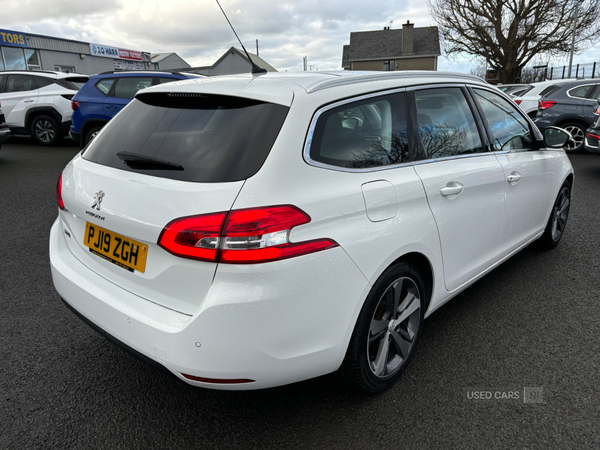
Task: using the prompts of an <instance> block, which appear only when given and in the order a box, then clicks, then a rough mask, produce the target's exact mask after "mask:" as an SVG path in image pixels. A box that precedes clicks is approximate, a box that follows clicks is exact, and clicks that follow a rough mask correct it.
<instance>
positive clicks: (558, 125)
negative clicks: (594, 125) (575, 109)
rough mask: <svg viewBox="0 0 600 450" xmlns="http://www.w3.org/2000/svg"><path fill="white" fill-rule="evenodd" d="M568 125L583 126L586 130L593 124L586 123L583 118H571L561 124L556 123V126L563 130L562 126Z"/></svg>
mask: <svg viewBox="0 0 600 450" xmlns="http://www.w3.org/2000/svg"><path fill="white" fill-rule="evenodd" d="M567 123H578V124H579V125H581V126H583V127H584V129H585V128H588V127H589V126H590V125H591V123H588V122H586V121H585V120H584V119H582V118H581V117H569V118H566V119H561V120H560V121H559V122H557V123H556V126H557V127H561V128H562V126H563V125H565V124H567Z"/></svg>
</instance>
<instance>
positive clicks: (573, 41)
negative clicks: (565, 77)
mask: <svg viewBox="0 0 600 450" xmlns="http://www.w3.org/2000/svg"><path fill="white" fill-rule="evenodd" d="M580 5H581V0H580V1H579V2H577V6H576V7H575V8H576V9H575V17H574V18H573V36H571V55H570V57H569V78H571V69H572V68H573V53H574V52H575V34H576V32H577V19H578V18H579V17H578V16H579V6H580Z"/></svg>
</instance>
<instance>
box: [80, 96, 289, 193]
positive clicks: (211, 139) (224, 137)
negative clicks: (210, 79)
mask: <svg viewBox="0 0 600 450" xmlns="http://www.w3.org/2000/svg"><path fill="white" fill-rule="evenodd" d="M288 110H289V108H288V107H286V106H281V105H275V104H272V103H265V102H261V101H257V100H251V99H245V98H239V97H230V96H223V95H205V94H179V93H157V94H155V93H149V94H141V95H138V96H137V97H136V98H135V99H134V100H133V101H131V103H129V105H127V106H126V107H125V108H124V109H123V111H122V112H121V113H120V114H119V115H117V116H116V117H115V118H114V119H113V120H112V121H110V122H109V123H108V124H107V125H106V126H105V129H103V130H102V133H100V134H99V135H98V136H97V137H96V138H95V139H94V140H93V141H91V142H90V144H89V145H88V146H87V147H86V149H85V150H84V152H83V158H84V159H87V160H89V161H93V162H96V163H98V164H102V165H105V166H110V167H114V168H117V169H122V170H127V171H131V172H136V173H145V174H148V175H153V176H157V177H163V178H171V179H175V180H183V181H195V182H227V181H238V180H243V179H246V178H249V177H251V176H252V175H254V174H255V173H256V172H258V170H259V169H260V168H261V166H262V165H263V163H264V162H265V159H266V158H267V155H268V154H269V152H270V151H271V147H272V146H273V143H274V142H275V139H276V138H277V135H278V134H279V130H280V129H281V126H282V125H283V122H284V120H285V117H286V115H287V112H288ZM133 160H135V161H134V162H132V161H133Z"/></svg>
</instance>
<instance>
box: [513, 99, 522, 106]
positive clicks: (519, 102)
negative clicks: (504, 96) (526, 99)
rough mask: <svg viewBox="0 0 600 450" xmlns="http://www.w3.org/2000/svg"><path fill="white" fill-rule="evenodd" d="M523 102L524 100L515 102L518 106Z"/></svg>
mask: <svg viewBox="0 0 600 450" xmlns="http://www.w3.org/2000/svg"><path fill="white" fill-rule="evenodd" d="M522 101H523V99H517V100H515V103H516V104H517V105H520V104H521V102H522Z"/></svg>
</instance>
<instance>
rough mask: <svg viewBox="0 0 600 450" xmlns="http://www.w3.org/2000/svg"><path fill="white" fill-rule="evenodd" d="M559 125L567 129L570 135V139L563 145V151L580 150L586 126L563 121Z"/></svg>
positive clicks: (575, 151)
mask: <svg viewBox="0 0 600 450" xmlns="http://www.w3.org/2000/svg"><path fill="white" fill-rule="evenodd" d="M560 127H561V128H563V129H565V130H567V131H568V132H569V133H571V136H572V139H569V141H568V142H567V143H566V145H565V146H564V147H563V148H564V149H565V151H566V152H567V153H577V152H579V151H581V150H582V149H583V144H584V140H585V129H586V128H587V127H586V126H585V125H582V124H580V123H577V122H568V123H563V124H562V125H561V126H560Z"/></svg>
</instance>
